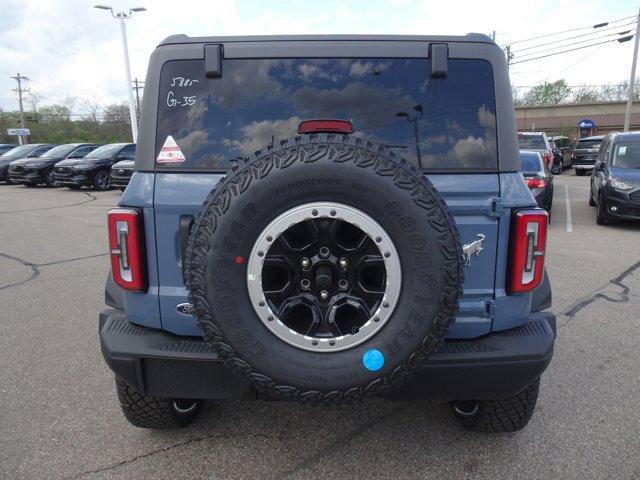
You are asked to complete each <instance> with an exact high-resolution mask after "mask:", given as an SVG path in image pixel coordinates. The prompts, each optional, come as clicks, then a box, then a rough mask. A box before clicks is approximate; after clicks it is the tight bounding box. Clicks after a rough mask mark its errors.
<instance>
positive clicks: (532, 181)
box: [524, 177, 547, 188]
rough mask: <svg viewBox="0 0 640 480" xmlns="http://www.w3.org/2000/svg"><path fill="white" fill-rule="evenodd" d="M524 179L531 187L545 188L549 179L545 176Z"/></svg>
mask: <svg viewBox="0 0 640 480" xmlns="http://www.w3.org/2000/svg"><path fill="white" fill-rule="evenodd" d="M524 181H525V182H526V183H527V187H529V188H544V187H546V186H547V181H546V180H545V179H544V178H537V177H527V178H525V179H524Z"/></svg>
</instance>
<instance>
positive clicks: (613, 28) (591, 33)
mask: <svg viewBox="0 0 640 480" xmlns="http://www.w3.org/2000/svg"><path fill="white" fill-rule="evenodd" d="M635 24H636V22H635V20H634V21H633V22H629V23H625V24H623V25H617V26H615V27H611V28H603V29H602V30H597V31H594V32H589V33H583V34H582V35H574V36H572V37H567V38H560V39H558V40H553V41H552V42H546V43H540V44H538V45H533V46H531V47H525V48H521V49H520V50H513V52H512V53H518V52H524V51H525V50H532V49H535V48H540V47H544V46H546V45H553V44H555V43H562V42H565V41H567V40H574V39H576V38H582V37H587V36H591V35H597V34H599V33H603V32H608V31H611V30H618V29H620V28H622V27H626V26H629V25H635ZM630 31H631V30H627V31H626V32H625V33H629V32H630ZM619 34H620V35H624V33H622V32H619ZM593 40H595V38H594V39H593Z"/></svg>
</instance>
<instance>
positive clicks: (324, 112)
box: [291, 82, 417, 128]
mask: <svg viewBox="0 0 640 480" xmlns="http://www.w3.org/2000/svg"><path fill="white" fill-rule="evenodd" d="M291 98H292V100H293V103H294V105H295V107H296V109H298V110H300V111H302V112H303V113H304V114H306V115H308V116H310V117H311V116H313V117H316V118H323V117H325V118H326V117H336V116H340V115H343V116H344V112H349V115H350V116H351V117H352V118H356V119H359V120H361V121H362V122H363V124H362V125H354V126H355V127H356V128H371V127H374V126H380V125H381V124H387V123H390V122H392V121H394V120H395V114H396V113H397V112H400V111H403V110H409V109H412V108H413V106H414V105H415V104H416V103H417V102H416V101H415V100H414V99H413V98H412V97H411V96H410V95H406V94H403V93H402V90H401V89H400V88H399V87H397V88H382V87H377V86H372V85H367V84H366V83H363V82H352V83H348V84H347V85H345V86H344V88H342V89H337V88H330V89H319V88H316V87H303V88H301V89H299V90H297V91H296V92H295V93H294V94H293V95H292V96H291ZM347 120H348V119H347Z"/></svg>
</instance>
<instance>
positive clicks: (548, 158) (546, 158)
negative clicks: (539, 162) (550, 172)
mask: <svg viewBox="0 0 640 480" xmlns="http://www.w3.org/2000/svg"><path fill="white" fill-rule="evenodd" d="M552 159H553V155H551V154H550V153H549V152H547V153H545V154H544V163H546V164H547V167H548V168H551V160H552Z"/></svg>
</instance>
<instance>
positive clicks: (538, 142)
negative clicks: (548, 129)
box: [518, 135, 547, 150]
mask: <svg viewBox="0 0 640 480" xmlns="http://www.w3.org/2000/svg"><path fill="white" fill-rule="evenodd" d="M518 144H519V145H520V148H523V149H525V148H533V149H536V150H544V149H545V148H547V145H546V144H545V143H544V137H543V136H542V135H518Z"/></svg>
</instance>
